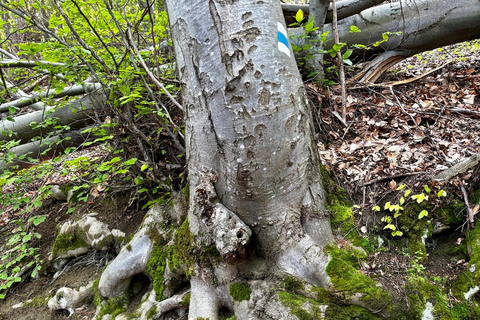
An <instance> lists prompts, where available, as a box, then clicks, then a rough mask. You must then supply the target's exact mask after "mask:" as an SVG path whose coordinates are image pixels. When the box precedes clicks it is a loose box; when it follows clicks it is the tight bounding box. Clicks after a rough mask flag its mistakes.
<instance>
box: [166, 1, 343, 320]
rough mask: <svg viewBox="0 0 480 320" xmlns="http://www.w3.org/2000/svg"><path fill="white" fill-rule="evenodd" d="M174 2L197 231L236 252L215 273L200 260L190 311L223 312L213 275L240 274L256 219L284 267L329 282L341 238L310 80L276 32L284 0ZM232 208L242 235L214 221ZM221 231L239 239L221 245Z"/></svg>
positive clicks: (257, 237)
mask: <svg viewBox="0 0 480 320" xmlns="http://www.w3.org/2000/svg"><path fill="white" fill-rule="evenodd" d="M166 4H167V9H168V14H169V18H170V24H171V32H172V37H173V41H174V48H175V53H176V59H177V64H178V70H179V72H180V82H181V84H182V94H183V101H184V107H185V120H186V132H185V137H186V146H187V161H188V170H189V181H190V200H189V216H188V222H189V226H190V231H191V232H192V233H193V234H194V235H195V236H196V241H197V243H198V244H199V245H200V244H203V245H205V244H206V245H210V244H213V245H216V247H217V249H218V250H219V251H220V253H221V254H222V257H223V258H224V261H225V262H226V263H227V265H226V266H224V265H222V270H223V271H222V272H220V271H219V270H218V265H220V264H218V265H214V266H213V270H212V271H211V272H207V271H205V270H206V268H207V269H208V267H206V266H197V270H196V271H197V272H196V273H195V275H194V276H193V277H192V279H191V284H192V293H191V295H192V298H191V302H190V312H189V319H195V318H196V317H204V318H210V319H217V318H218V309H219V307H220V306H222V305H224V306H225V302H224V303H221V301H223V299H222V294H221V293H219V292H217V291H216V290H215V287H216V286H217V285H216V284H224V283H227V284H228V282H230V281H232V280H233V278H232V276H231V275H232V273H233V274H236V273H235V272H233V271H231V270H232V269H235V268H236V263H235V261H236V260H235V259H239V258H240V259H241V258H243V257H245V255H248V254H252V252H249V250H251V249H249V247H247V246H246V243H248V241H250V240H252V239H250V240H249V239H247V238H248V237H247V236H248V233H249V230H248V229H250V230H251V232H252V234H253V235H254V237H253V239H254V241H255V242H254V243H253V246H254V247H256V249H257V252H259V253H260V255H261V256H262V257H264V258H266V259H267V260H269V261H272V262H273V263H274V264H275V265H276V266H277V268H279V269H281V270H283V271H284V272H287V273H290V274H292V275H294V276H296V277H299V278H301V279H302V280H306V281H308V282H310V283H313V284H315V285H322V286H328V285H329V283H330V282H329V279H328V276H327V275H326V273H325V267H326V265H327V263H328V261H329V259H328V257H327V256H326V255H325V254H324V253H323V247H324V246H325V245H326V244H327V243H330V242H331V241H332V240H333V237H332V233H331V229H330V222H329V218H328V214H327V213H326V210H325V208H324V206H323V202H324V195H323V188H322V185H321V182H320V162H319V159H318V156H317V148H316V144H315V142H314V139H313V125H312V121H311V115H310V110H309V109H308V105H307V98H306V94H305V90H304V87H303V83H302V80H301V78H300V75H299V72H298V69H297V66H296V63H295V60H294V57H293V52H292V51H291V49H290V48H288V49H287V47H286V46H285V45H282V44H281V41H280V40H281V38H279V35H278V33H279V32H282V30H284V28H285V24H284V20H283V15H282V11H281V7H280V4H279V2H278V1H276V0H269V1H261V2H253V1H248V0H238V1H229V0H216V1H215V0H211V1H203V0H196V1H186V0H182V1H178V0H175V1H174V0H168V1H167V2H166ZM225 214H228V215H229V216H230V217H231V218H232V219H234V221H241V222H242V223H243V224H242V223H240V222H237V223H235V226H234V228H235V229H234V230H235V231H236V232H235V233H236V234H237V236H238V238H239V239H238V240H239V241H236V239H230V240H229V239H225V237H223V238H222V237H220V236H221V235H222V232H224V230H223V229H222V228H218V229H216V228H215V223H213V222H214V221H215V219H216V217H217V215H225ZM247 227H248V229H246V228H247ZM211 228H213V230H212V229H211ZM235 233H234V234H235ZM219 238H221V241H220V242H221V243H224V242H229V241H230V242H232V243H233V245H232V246H229V247H230V248H232V247H233V248H236V249H233V250H231V251H230V252H222V248H224V246H221V245H220V246H219V245H218V244H219V243H218V242H219V241H218V239H219ZM227 238H228V236H227ZM243 240H245V242H244V241H243ZM227 247H228V246H227ZM245 251H246V253H247V254H245ZM232 257H233V258H235V259H234V260H233V261H231V260H229V258H232ZM224 269H227V270H230V271H231V272H227V271H225V270H224ZM212 274H213V275H212ZM206 275H208V276H206ZM212 278H213V279H216V280H212ZM231 303H232V304H233V302H231ZM257 307H259V306H257ZM233 308H235V306H234V307H233Z"/></svg>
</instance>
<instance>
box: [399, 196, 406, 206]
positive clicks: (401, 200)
mask: <svg viewBox="0 0 480 320" xmlns="http://www.w3.org/2000/svg"><path fill="white" fill-rule="evenodd" d="M399 203H400V205H401V206H402V205H403V204H404V203H405V198H404V197H401V198H400V201H399Z"/></svg>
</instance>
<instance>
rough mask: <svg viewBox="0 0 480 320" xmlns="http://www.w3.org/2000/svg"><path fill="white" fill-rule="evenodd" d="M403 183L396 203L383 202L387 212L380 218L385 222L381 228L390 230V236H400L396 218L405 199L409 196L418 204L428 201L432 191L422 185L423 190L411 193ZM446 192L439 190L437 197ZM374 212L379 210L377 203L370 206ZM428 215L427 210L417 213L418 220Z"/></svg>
mask: <svg viewBox="0 0 480 320" xmlns="http://www.w3.org/2000/svg"><path fill="white" fill-rule="evenodd" d="M405 188H406V185H405V184H401V185H400V186H399V187H398V188H397V191H399V192H403V194H402V195H401V197H400V199H399V200H398V203H391V202H390V201H389V202H387V203H385V205H384V207H383V210H385V211H388V212H389V214H387V215H385V216H384V217H383V218H382V222H384V223H385V226H384V227H383V229H389V230H391V234H392V236H399V237H401V236H402V235H403V232H402V231H400V230H398V229H399V228H398V222H397V218H398V217H400V216H401V215H402V213H403V211H404V208H403V205H404V204H405V202H406V201H408V199H409V197H410V199H411V200H414V201H416V202H417V203H418V204H420V203H422V202H424V201H428V199H429V195H430V194H431V193H432V190H431V189H430V187H429V186H428V185H424V186H423V189H424V192H421V193H418V194H414V195H412V190H411V189H410V188H406V189H405ZM446 196H447V193H446V192H445V191H444V190H440V191H438V193H437V198H441V197H446ZM372 210H373V211H374V212H379V211H381V209H380V207H379V206H378V205H376V206H374V207H373V208H372ZM427 216H428V211H427V210H422V211H420V212H419V213H418V220H421V219H423V218H424V217H427Z"/></svg>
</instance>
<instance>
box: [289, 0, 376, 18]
mask: <svg viewBox="0 0 480 320" xmlns="http://www.w3.org/2000/svg"><path fill="white" fill-rule="evenodd" d="M382 2H384V0H343V1H339V2H338V3H337V13H338V17H337V18H338V20H341V19H344V18H347V17H350V16H353V15H354V14H357V13H360V12H362V11H363V10H365V9H368V8H370V7H373V6H376V5H378V4H380V3H382ZM311 4H312V1H310V6H309V5H308V4H300V5H299V4H289V3H282V10H283V12H284V13H285V14H286V15H292V16H294V15H295V14H296V13H297V11H298V10H302V11H304V12H305V13H307V14H309V13H311ZM332 18H333V12H332V6H331V5H330V6H329V8H328V13H327V16H326V20H325V23H330V22H332Z"/></svg>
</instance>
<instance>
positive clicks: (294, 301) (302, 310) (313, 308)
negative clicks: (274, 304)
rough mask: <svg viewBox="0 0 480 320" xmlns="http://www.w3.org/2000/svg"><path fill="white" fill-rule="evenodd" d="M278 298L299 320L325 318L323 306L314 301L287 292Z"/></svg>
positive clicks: (283, 292) (281, 292) (279, 294)
mask: <svg viewBox="0 0 480 320" xmlns="http://www.w3.org/2000/svg"><path fill="white" fill-rule="evenodd" d="M278 298H279V300H280V302H281V303H282V304H283V305H284V306H286V307H287V308H288V309H289V310H290V312H291V313H292V314H293V315H295V316H296V317H297V318H298V319H299V320H316V319H322V318H323V317H322V311H321V307H322V306H323V305H321V304H320V303H319V302H317V301H315V300H313V299H309V298H306V297H304V296H302V295H296V294H293V293H290V292H285V291H280V292H279V293H278Z"/></svg>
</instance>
